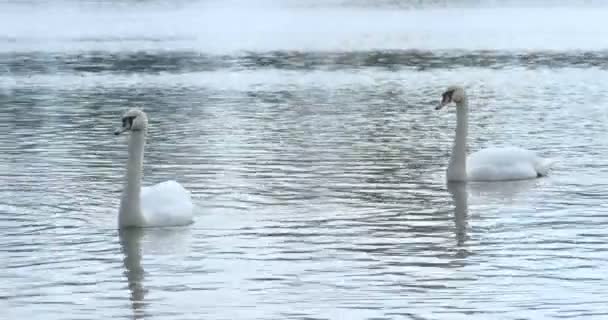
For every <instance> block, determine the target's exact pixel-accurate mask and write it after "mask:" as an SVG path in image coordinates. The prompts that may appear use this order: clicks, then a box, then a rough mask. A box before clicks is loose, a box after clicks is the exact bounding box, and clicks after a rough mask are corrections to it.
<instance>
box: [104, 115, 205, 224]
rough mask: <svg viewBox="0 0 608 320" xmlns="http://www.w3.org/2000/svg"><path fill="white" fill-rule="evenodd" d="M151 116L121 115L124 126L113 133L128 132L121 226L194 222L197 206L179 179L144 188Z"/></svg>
mask: <svg viewBox="0 0 608 320" xmlns="http://www.w3.org/2000/svg"><path fill="white" fill-rule="evenodd" d="M147 130H148V117H147V116H146V114H145V113H144V112H143V110H140V109H131V110H129V111H127V112H126V113H125V114H124V115H123V116H122V127H121V128H119V129H117V130H116V131H115V132H114V134H116V135H119V134H121V133H123V132H127V131H128V132H129V133H130V134H129V138H128V139H129V143H128V144H129V159H128V162H127V173H126V185H125V188H124V190H123V192H122V198H121V200H120V211H119V212H118V225H119V227H120V228H126V227H160V226H179V225H187V224H191V223H192V222H193V221H192V211H193V208H194V205H193V204H192V200H191V198H190V193H189V192H188V191H187V190H186V189H184V187H182V186H181V185H180V184H179V183H177V182H176V181H173V180H170V181H165V182H162V183H159V184H156V185H153V186H150V187H144V188H142V187H141V177H142V167H143V160H144V146H145V144H146V133H147Z"/></svg>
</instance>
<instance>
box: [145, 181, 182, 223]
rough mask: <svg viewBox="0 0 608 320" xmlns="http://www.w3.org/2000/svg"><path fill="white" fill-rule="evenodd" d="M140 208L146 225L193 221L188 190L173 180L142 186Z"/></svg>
mask: <svg viewBox="0 0 608 320" xmlns="http://www.w3.org/2000/svg"><path fill="white" fill-rule="evenodd" d="M141 208H142V213H143V215H144V219H145V220H146V224H147V225H148V226H178V225H187V224H190V223H192V221H193V220H192V211H193V209H194V205H193V203H192V199H191V196H190V192H189V191H188V190H186V189H185V188H184V187H182V185H180V184H179V183H178V182H176V181H173V180H169V181H165V182H161V183H158V184H155V185H153V186H149V187H143V188H142V190H141Z"/></svg>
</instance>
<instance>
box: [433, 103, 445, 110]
mask: <svg viewBox="0 0 608 320" xmlns="http://www.w3.org/2000/svg"><path fill="white" fill-rule="evenodd" d="M446 105H447V103H441V104H439V105H438V106H436V107H435V110H441V109H442V108H443V107H445V106H446Z"/></svg>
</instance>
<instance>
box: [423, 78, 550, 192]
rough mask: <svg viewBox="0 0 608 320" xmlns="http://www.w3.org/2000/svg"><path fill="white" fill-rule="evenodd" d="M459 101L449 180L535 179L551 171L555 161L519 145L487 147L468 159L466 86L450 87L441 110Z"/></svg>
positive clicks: (442, 101) (441, 104)
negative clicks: (464, 87)
mask: <svg viewBox="0 0 608 320" xmlns="http://www.w3.org/2000/svg"><path fill="white" fill-rule="evenodd" d="M451 102H454V103H455V104H456V119H457V121H456V122H457V124H456V136H455V138H454V145H453V147H452V154H451V156H450V162H449V165H448V169H447V180H448V181H501V180H523V179H534V178H538V177H542V176H545V175H547V174H548V171H549V169H550V167H551V165H552V164H553V163H554V161H553V160H550V159H543V158H541V157H538V156H537V155H536V154H535V153H534V152H533V151H530V150H526V149H522V148H518V147H503V148H496V147H492V148H487V149H483V150H480V151H477V152H475V153H473V154H471V155H469V157H468V159H467V155H466V148H467V132H468V102H467V96H466V94H465V92H464V89H463V88H462V87H459V86H450V87H448V89H447V90H446V91H445V92H444V93H443V95H442V99H441V103H440V104H439V106H437V107H436V108H435V110H439V109H441V108H443V107H444V106H446V105H448V104H450V103H451Z"/></svg>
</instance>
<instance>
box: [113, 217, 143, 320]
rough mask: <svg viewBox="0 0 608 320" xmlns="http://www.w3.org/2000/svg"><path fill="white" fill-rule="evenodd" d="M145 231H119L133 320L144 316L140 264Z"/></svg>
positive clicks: (131, 229) (134, 229)
mask: <svg viewBox="0 0 608 320" xmlns="http://www.w3.org/2000/svg"><path fill="white" fill-rule="evenodd" d="M145 232H146V231H145V229H141V228H129V229H122V230H120V231H119V233H118V234H119V237H120V245H121V246H122V252H123V254H124V259H123V263H124V267H125V275H126V276H127V282H128V285H129V292H130V297H129V300H130V301H131V309H132V310H133V319H141V318H143V316H144V307H145V306H146V303H145V295H146V291H147V290H146V289H145V288H144V275H145V271H144V268H143V266H142V264H141V259H142V247H141V244H142V239H143V236H144V233H145Z"/></svg>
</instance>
